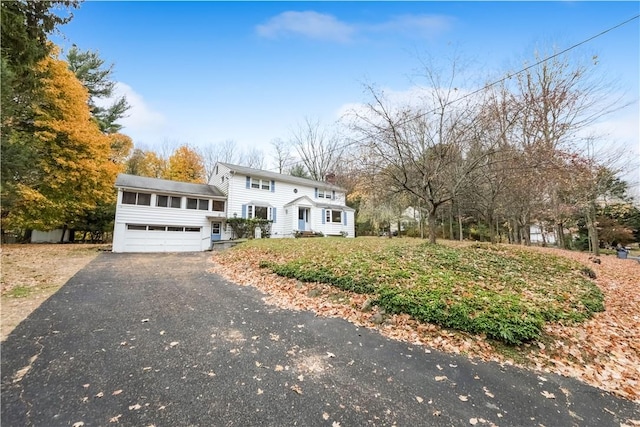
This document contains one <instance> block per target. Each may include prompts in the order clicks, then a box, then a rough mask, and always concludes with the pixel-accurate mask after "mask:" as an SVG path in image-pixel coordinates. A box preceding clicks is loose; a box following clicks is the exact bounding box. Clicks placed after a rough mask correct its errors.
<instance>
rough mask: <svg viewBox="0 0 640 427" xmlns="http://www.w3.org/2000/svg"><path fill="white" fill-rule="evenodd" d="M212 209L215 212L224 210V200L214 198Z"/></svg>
mask: <svg viewBox="0 0 640 427" xmlns="http://www.w3.org/2000/svg"><path fill="white" fill-rule="evenodd" d="M213 210H214V211H215V212H224V201H222V200H214V201H213Z"/></svg>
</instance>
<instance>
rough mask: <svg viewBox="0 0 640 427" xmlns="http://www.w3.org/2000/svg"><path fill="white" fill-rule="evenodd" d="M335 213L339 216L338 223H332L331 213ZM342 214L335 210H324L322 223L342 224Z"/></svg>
mask: <svg viewBox="0 0 640 427" xmlns="http://www.w3.org/2000/svg"><path fill="white" fill-rule="evenodd" d="M334 212H337V213H339V214H340V221H333V213H334ZM343 212H344V211H340V210H337V209H326V210H325V211H324V221H325V222H326V223H327V224H342V218H343Z"/></svg>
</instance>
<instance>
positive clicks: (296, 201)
mask: <svg viewBox="0 0 640 427" xmlns="http://www.w3.org/2000/svg"><path fill="white" fill-rule="evenodd" d="M303 201H304V202H307V204H306V205H303V206H308V205H311V206H313V207H316V208H323V209H334V210H339V211H349V212H355V211H356V210H355V209H353V208H350V207H349V206H345V205H334V204H332V203H317V202H314V201H313V200H311V199H310V198H309V197H307V196H301V197H298V198H297V199H293V200H292V201H290V202H289V203H287V204H286V205H284V207H285V208H286V207H288V206H294V205H300V204H301V202H303Z"/></svg>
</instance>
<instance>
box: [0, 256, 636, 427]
mask: <svg viewBox="0 0 640 427" xmlns="http://www.w3.org/2000/svg"><path fill="white" fill-rule="evenodd" d="M209 257H210V254H207V253H197V254H144V255H143V254H135V255H134V254H112V253H103V254H101V255H100V256H99V257H98V258H96V259H95V260H94V261H92V262H91V263H90V264H89V265H88V266H87V267H85V268H84V269H83V270H82V271H80V272H79V273H78V274H77V275H76V276H74V277H73V278H72V279H71V280H70V281H69V282H68V283H67V284H66V285H65V286H64V287H62V288H61V289H60V291H58V292H57V293H56V294H55V295H53V296H52V297H51V298H50V299H49V300H47V301H46V302H45V303H44V304H43V305H42V306H40V308H39V309H37V310H36V311H35V312H34V313H33V314H32V315H31V316H29V318H27V319H26V320H25V321H24V322H23V323H22V324H20V325H19V326H18V327H17V328H16V329H15V330H14V332H13V333H12V334H11V336H10V337H9V338H8V339H7V341H6V342H5V343H3V345H2V417H1V422H2V425H3V426H27V425H36V426H109V425H126V426H151V425H154V426H257V425H260V426H293V425H300V426H343V427H345V426H362V425H376V426H378V425H379V426H382V425H388V426H391V425H398V426H403V425H404V426H440V425H443V426H444V425H452V426H463V425H474V424H475V425H491V424H495V425H499V426H529V425H530V426H538V425H545V426H573V425H578V426H613V425H616V426H618V425H620V424H621V423H625V422H628V421H629V420H639V419H640V407H639V405H637V404H634V403H632V402H629V401H626V400H624V399H618V398H615V397H613V396H611V395H609V394H607V393H605V392H603V391H601V390H599V389H596V388H593V387H590V386H587V385H584V384H582V383H580V382H578V381H575V380H571V379H567V378H563V377H559V376H556V375H551V374H543V375H541V374H537V373H533V372H529V371H524V370H520V369H516V368H512V367H508V366H506V367H501V366H499V365H497V364H494V363H479V362H473V361H470V360H468V359H467V358H465V357H456V356H450V355H446V354H443V353H439V352H437V351H429V349H425V348H423V347H419V346H412V345H407V344H406V343H400V342H396V341H390V340H388V339H385V338H383V337H381V336H380V335H378V334H377V333H376V332H375V331H369V330H366V329H361V328H358V327H356V326H354V325H352V324H350V323H348V322H346V321H342V320H340V319H325V318H320V317H315V316H314V315H313V314H312V313H308V312H292V311H287V310H281V309H277V308H275V307H273V306H268V305H265V304H264V303H263V301H262V296H263V295H262V294H261V293H260V292H258V291H256V290H255V289H252V288H248V287H240V286H236V285H234V284H231V283H228V282H226V281H224V280H223V279H221V278H220V277H218V276H216V275H213V274H210V273H207V272H206V269H207V267H208V263H209V261H208V258H209Z"/></svg>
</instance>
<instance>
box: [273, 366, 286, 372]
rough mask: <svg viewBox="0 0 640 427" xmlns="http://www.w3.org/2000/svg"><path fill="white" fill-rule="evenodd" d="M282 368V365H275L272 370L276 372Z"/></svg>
mask: <svg viewBox="0 0 640 427" xmlns="http://www.w3.org/2000/svg"><path fill="white" fill-rule="evenodd" d="M283 369H284V368H283V367H282V365H276V367H275V368H274V371H276V372H280V371H282V370H283Z"/></svg>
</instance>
